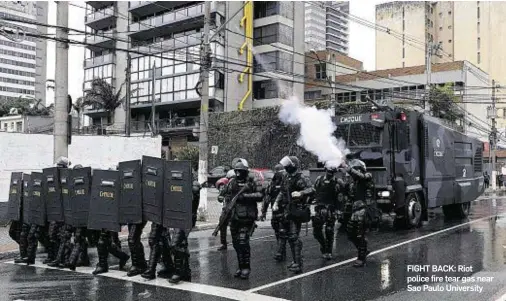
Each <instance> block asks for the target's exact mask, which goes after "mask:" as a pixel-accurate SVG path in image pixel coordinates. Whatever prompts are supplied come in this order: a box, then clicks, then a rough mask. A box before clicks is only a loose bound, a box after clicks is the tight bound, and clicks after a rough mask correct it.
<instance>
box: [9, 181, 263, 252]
mask: <svg viewBox="0 0 506 301" xmlns="http://www.w3.org/2000/svg"><path fill="white" fill-rule="evenodd" d="M217 196H218V191H216V190H215V189H209V191H208V202H207V218H206V220H205V221H201V220H197V224H196V225H195V228H194V229H193V230H192V231H203V230H209V229H213V230H214V228H216V226H217V225H218V221H219V219H220V215H221V209H222V207H223V205H222V204H221V203H219V202H218V201H217ZM261 208H262V204H261V203H259V204H258V211H259V214H260V210H261ZM267 220H270V210H268V213H267ZM150 231H151V223H150V222H148V223H147V224H146V227H144V231H143V233H142V239H147V238H148V236H149V232H150ZM119 238H120V241H121V242H122V243H124V244H125V243H126V241H127V240H128V228H127V227H126V226H124V227H122V228H121V232H120V233H119ZM38 251H39V252H40V251H41V248H39V250H38ZM18 252H19V249H18V244H17V243H16V242H14V241H13V240H12V239H11V238H10V237H9V226H7V227H0V260H5V259H7V258H12V257H15V256H17V255H18Z"/></svg>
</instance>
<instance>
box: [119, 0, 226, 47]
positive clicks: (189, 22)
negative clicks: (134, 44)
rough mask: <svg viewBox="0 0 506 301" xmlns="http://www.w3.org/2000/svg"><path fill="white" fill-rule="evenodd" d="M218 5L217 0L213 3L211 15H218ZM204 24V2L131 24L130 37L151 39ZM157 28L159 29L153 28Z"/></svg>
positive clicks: (140, 39) (141, 39)
mask: <svg viewBox="0 0 506 301" xmlns="http://www.w3.org/2000/svg"><path fill="white" fill-rule="evenodd" d="M216 8H217V6H216V3H215V2H212V4H211V15H216V12H217V9H216ZM203 26H204V4H203V3H200V4H197V5H193V6H189V7H184V8H180V9H176V10H173V11H170V12H166V13H164V14H162V15H159V16H154V17H151V18H148V19H144V20H142V21H139V22H135V23H132V24H130V29H129V30H130V31H131V34H130V37H131V38H132V39H135V40H139V41H143V40H150V39H152V38H154V37H157V36H163V35H167V34H169V33H171V32H173V31H174V30H175V29H176V27H177V31H178V32H181V31H185V30H190V29H193V28H200V27H203ZM153 28H156V29H157V30H153Z"/></svg>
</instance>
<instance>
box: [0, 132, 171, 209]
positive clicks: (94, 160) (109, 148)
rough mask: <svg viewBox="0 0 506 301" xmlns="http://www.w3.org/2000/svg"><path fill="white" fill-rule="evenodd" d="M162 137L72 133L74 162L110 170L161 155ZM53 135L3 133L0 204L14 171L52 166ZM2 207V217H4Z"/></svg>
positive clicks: (0, 164) (0, 159)
mask: <svg viewBox="0 0 506 301" xmlns="http://www.w3.org/2000/svg"><path fill="white" fill-rule="evenodd" d="M161 148H162V140H161V138H160V137H157V138H143V137H130V138H126V137H114V136H73V137H72V144H71V145H69V159H70V161H71V162H72V165H76V164H81V165H83V166H91V167H92V168H97V169H98V168H104V169H108V168H110V167H112V166H115V165H116V164H118V162H119V161H125V160H135V159H141V157H142V156H143V155H147V156H153V157H158V158H160V155H161ZM53 162H54V160H53V136H52V135H35V134H18V133H0V206H2V202H7V200H8V186H9V181H10V176H11V172H14V171H21V172H32V171H40V170H42V169H43V168H46V167H51V166H53ZM1 210H2V209H1V208H0V219H1V218H2V217H3V216H4V213H5V212H3V211H1Z"/></svg>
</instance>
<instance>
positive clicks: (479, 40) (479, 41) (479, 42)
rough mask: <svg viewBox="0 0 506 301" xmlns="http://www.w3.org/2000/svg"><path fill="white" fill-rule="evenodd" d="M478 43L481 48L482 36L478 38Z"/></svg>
mask: <svg viewBox="0 0 506 301" xmlns="http://www.w3.org/2000/svg"><path fill="white" fill-rule="evenodd" d="M477 44H478V50H480V47H481V39H480V38H478V41H477Z"/></svg>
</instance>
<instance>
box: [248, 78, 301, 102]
mask: <svg viewBox="0 0 506 301" xmlns="http://www.w3.org/2000/svg"><path fill="white" fill-rule="evenodd" d="M292 94H293V83H292V82H289V81H283V80H263V81H257V82H254V83H253V99H273V98H288V97H290V96H291V95H292Z"/></svg>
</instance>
